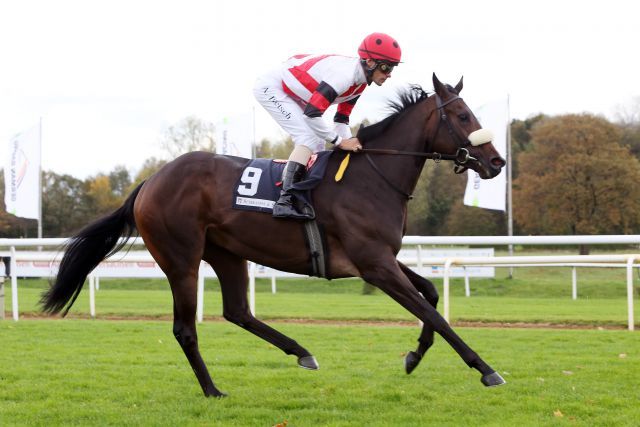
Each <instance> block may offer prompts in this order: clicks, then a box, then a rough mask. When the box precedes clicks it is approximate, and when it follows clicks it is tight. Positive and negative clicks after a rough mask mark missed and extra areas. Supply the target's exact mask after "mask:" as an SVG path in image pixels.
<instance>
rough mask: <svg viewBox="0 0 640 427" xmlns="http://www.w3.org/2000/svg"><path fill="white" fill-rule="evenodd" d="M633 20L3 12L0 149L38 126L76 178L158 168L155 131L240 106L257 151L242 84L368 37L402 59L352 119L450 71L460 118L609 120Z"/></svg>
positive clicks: (546, 10)
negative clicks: (458, 87)
mask: <svg viewBox="0 0 640 427" xmlns="http://www.w3.org/2000/svg"><path fill="white" fill-rule="evenodd" d="M639 19H640V2H635V1H626V0H624V1H623V0H609V1H591V0H586V1H585V0H583V1H560V0H554V1H548V0H537V1H526V2H523V1H513V2H508V3H507V2H504V1H503V0H500V1H493V0H485V1H477V0H457V1H455V2H449V1H439V2H433V1H416V0H411V1H407V2H405V1H401V0H395V1H359V0H358V1H356V0H349V1H345V0H340V1H334V0H323V1H313V2H303V1H275V0H270V1H268V0H262V1H256V2H253V1H251V2H249V1H242V0H227V1H225V0H217V1H189V0H180V1H157V0H155V1H135V0H126V1H114V0H110V1H90V0H86V1H66V0H56V1H29V0H21V1H3V2H2V3H0V61H1V62H0V141H3V144H6V143H8V141H9V139H10V138H11V136H13V135H14V134H16V133H18V132H20V131H22V130H24V129H25V128H28V127H29V126H32V125H34V124H36V123H38V121H39V120H40V118H42V124H43V151H42V163H43V164H42V167H43V169H45V170H53V171H55V172H57V173H67V174H71V175H74V176H76V177H78V178H81V179H84V178H86V177H88V176H91V175H95V174H97V173H99V172H105V173H108V172H110V171H111V170H112V169H113V167H115V166H116V165H124V166H126V167H127V168H129V169H130V170H131V171H132V172H134V173H135V172H137V170H138V169H139V167H140V166H141V165H142V163H143V161H144V160H145V159H147V158H149V157H151V156H156V157H162V156H164V154H163V152H162V150H161V149H160V146H159V143H158V141H159V139H160V137H161V135H162V132H163V130H164V129H166V127H167V126H169V125H172V124H175V123H177V122H178V121H180V120H181V119H182V118H184V117H186V116H189V115H196V116H198V117H200V118H202V119H203V120H207V121H210V122H213V123H217V122H219V121H220V120H222V119H223V118H224V117H233V116H234V115H238V114H245V115H246V114H248V113H251V111H252V110H253V109H254V107H255V111H256V136H257V139H258V140H260V139H261V138H262V137H269V138H278V137H282V136H283V134H282V133H281V132H279V131H278V130H277V127H276V126H275V125H274V124H273V123H271V119H270V118H269V117H268V116H267V115H266V113H265V112H263V111H262V109H261V107H260V106H259V105H257V104H256V103H255V101H254V100H253V96H252V87H253V83H254V81H255V78H256V76H257V75H258V74H260V73H261V72H263V71H265V70H267V69H269V68H271V67H272V66H274V65H276V64H278V63H279V62H282V61H283V60H285V59H286V58H288V57H289V56H291V55H293V54H296V53H339V54H345V55H351V56H356V54H357V53H356V50H357V46H358V45H359V43H360V41H361V40H362V38H363V37H364V36H365V35H367V34H368V33H371V32H375V31H381V32H386V33H389V34H390V35H392V36H393V37H395V38H396V39H397V40H398V42H399V43H400V45H401V47H402V50H403V62H404V63H403V64H402V65H401V66H400V67H398V68H397V69H396V70H395V71H394V73H393V76H392V78H391V80H389V81H388V82H387V83H386V84H385V85H384V86H383V87H381V88H379V87H375V86H372V87H370V88H369V89H368V90H367V91H365V94H364V95H363V96H362V98H361V99H360V101H359V102H358V104H357V106H356V108H355V110H354V112H353V114H352V121H354V122H358V121H360V120H362V119H364V118H369V119H370V120H379V119H380V118H382V117H384V115H385V112H384V109H383V108H382V107H383V105H384V100H385V99H387V98H389V97H391V96H393V93H394V91H395V89H397V86H399V85H403V84H406V83H418V84H421V85H423V86H424V87H425V88H427V89H431V73H432V72H436V74H437V75H438V76H439V77H440V79H441V80H442V81H445V82H448V83H451V84H455V83H456V82H457V81H458V79H459V78H460V76H462V75H464V86H465V88H464V90H463V92H462V95H463V97H464V98H465V100H466V101H467V103H468V104H469V105H470V106H471V107H472V108H473V107H474V106H475V107H478V106H480V105H482V104H484V103H487V102H490V101H492V100H495V99H498V98H502V97H506V96H507V95H509V97H510V106H511V117H512V118H519V119H525V118H527V117H529V116H531V115H534V114H536V113H538V112H543V113H546V114H562V113H570V112H571V113H573V112H575V113H580V112H591V113H595V114H603V115H605V116H607V117H609V118H613V117H614V115H615V112H616V109H617V106H619V105H625V104H627V105H628V104H630V103H631V100H632V98H633V97H636V96H640V55H639V54H638V52H639V50H640V47H639V42H640V23H639V22H638V20H639ZM327 119H330V118H329V117H327ZM3 151H4V150H3ZM3 151H0V152H3Z"/></svg>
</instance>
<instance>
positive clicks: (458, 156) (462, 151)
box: [355, 94, 478, 200]
mask: <svg viewBox="0 0 640 427" xmlns="http://www.w3.org/2000/svg"><path fill="white" fill-rule="evenodd" d="M435 96H436V110H438V111H440V112H441V114H440V121H439V122H438V128H437V129H436V134H435V135H434V139H435V137H436V136H437V135H438V130H440V123H442V122H444V123H445V124H446V125H447V130H448V131H449V135H451V137H452V138H453V139H454V140H458V142H460V141H461V139H460V137H459V136H458V135H457V134H456V133H455V132H454V130H453V128H452V126H451V123H450V122H449V120H448V118H447V114H446V113H445V112H444V110H443V108H444V106H445V105H447V104H449V103H451V102H453V101H455V100H457V99H460V98H459V97H458V96H454V97H453V98H451V99H449V100H447V101H446V102H442V100H441V99H440V97H439V96H438V94H436V95H435ZM459 145H463V144H459ZM355 153H362V154H364V156H365V158H366V159H367V161H368V162H369V164H370V165H371V167H372V168H373V170H375V171H376V173H377V174H378V175H380V177H381V178H382V179H383V180H384V181H385V182H386V183H387V184H388V185H389V186H390V187H391V188H393V189H394V190H395V191H396V192H398V193H400V194H402V195H403V196H404V197H405V198H406V199H407V200H411V199H413V195H411V194H409V193H407V192H405V191H403V190H401V189H400V188H398V187H397V186H396V185H395V184H394V183H392V182H391V181H389V179H388V178H387V177H386V176H385V175H384V173H383V172H382V171H381V170H380V168H379V167H378V165H376V164H375V162H374V161H373V159H372V158H371V156H369V154H385V155H392V156H414V157H424V158H426V159H432V160H434V161H435V162H436V163H439V162H440V161H441V160H451V161H453V162H454V163H455V168H454V172H455V173H457V174H460V173H462V172H464V171H466V170H467V169H468V167H467V166H466V164H467V162H469V161H470V160H478V159H476V158H475V157H473V156H471V154H469V150H467V149H466V148H464V147H462V146H459V147H458V149H457V150H456V153H455V154H442V153H424V152H421V151H401V150H391V149H384V148H361V149H360V150H358V151H356V152H355Z"/></svg>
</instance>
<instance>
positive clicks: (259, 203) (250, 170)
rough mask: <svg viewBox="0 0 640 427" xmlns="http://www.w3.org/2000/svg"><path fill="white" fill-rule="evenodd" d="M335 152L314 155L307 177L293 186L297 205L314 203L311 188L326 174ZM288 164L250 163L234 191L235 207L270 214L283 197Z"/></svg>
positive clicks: (256, 160)
mask: <svg viewBox="0 0 640 427" xmlns="http://www.w3.org/2000/svg"><path fill="white" fill-rule="evenodd" d="M331 153H332V151H321V152H319V153H318V154H317V155H314V156H312V157H311V160H310V161H309V164H308V165H307V176H306V177H305V178H304V179H303V180H302V181H300V182H296V183H295V184H294V185H293V193H294V195H295V197H296V203H298V205H299V206H298V208H299V209H300V211H303V209H304V206H305V205H309V206H312V203H311V190H312V189H314V188H315V187H316V186H317V185H318V184H319V183H320V181H322V178H323V177H324V173H325V170H326V169H327V164H328V162H329V157H330V155H331ZM284 166H285V163H284V162H282V163H281V162H278V161H275V160H273V159H252V160H250V161H249V163H247V165H246V166H245V168H244V170H243V171H242V175H240V178H239V179H238V182H237V184H236V185H235V186H234V190H233V193H234V194H233V209H239V210H245V211H257V212H265V213H269V214H271V213H272V212H273V205H274V204H275V202H276V200H278V197H280V187H279V184H280V180H281V178H282V171H283V169H284Z"/></svg>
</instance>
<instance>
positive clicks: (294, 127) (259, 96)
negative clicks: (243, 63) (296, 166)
mask: <svg viewBox="0 0 640 427" xmlns="http://www.w3.org/2000/svg"><path fill="white" fill-rule="evenodd" d="M253 94H254V96H255V97H256V100H257V101H258V103H259V104H260V105H262V106H263V107H264V109H265V110H267V111H268V112H269V114H271V117H273V118H274V120H275V121H276V122H277V123H278V124H279V125H280V127H282V129H284V131H285V132H287V133H288V134H289V135H291V139H292V140H293V143H294V144H295V145H296V147H297V146H299V145H303V146H305V147H307V148H308V149H309V150H310V151H311V152H312V153H317V152H318V151H322V150H324V147H325V142H324V140H322V139H321V138H319V137H317V136H316V135H315V133H314V132H313V130H311V128H309V126H308V125H307V123H306V121H305V119H304V112H303V109H302V107H301V106H300V105H299V104H298V103H297V102H296V101H294V100H293V99H292V98H291V97H290V96H289V95H287V94H286V93H285V91H284V90H283V89H282V80H281V79H280V77H279V76H276V75H267V76H262V77H260V78H258V80H257V81H256V84H255V86H254V88H253ZM294 151H295V150H294ZM296 161H297V160H296ZM298 163H302V162H298ZM304 163H306V162H304Z"/></svg>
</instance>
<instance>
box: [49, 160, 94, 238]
mask: <svg viewBox="0 0 640 427" xmlns="http://www.w3.org/2000/svg"><path fill="white" fill-rule="evenodd" d="M42 185H43V192H42V234H43V237H67V236H70V235H72V234H73V233H75V232H77V231H78V230H79V229H80V228H82V227H83V226H85V225H86V224H87V223H88V222H89V220H90V219H91V218H93V217H92V212H91V207H90V202H89V200H88V198H87V196H86V192H85V183H84V182H83V181H81V180H79V179H77V178H74V177H72V176H70V175H58V174H56V173H54V172H45V173H44V175H43V180H42Z"/></svg>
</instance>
